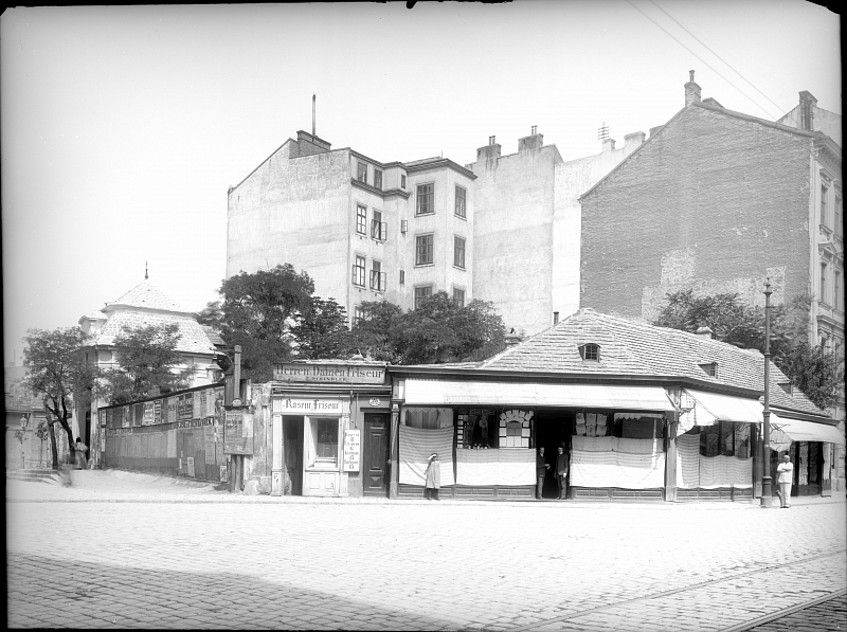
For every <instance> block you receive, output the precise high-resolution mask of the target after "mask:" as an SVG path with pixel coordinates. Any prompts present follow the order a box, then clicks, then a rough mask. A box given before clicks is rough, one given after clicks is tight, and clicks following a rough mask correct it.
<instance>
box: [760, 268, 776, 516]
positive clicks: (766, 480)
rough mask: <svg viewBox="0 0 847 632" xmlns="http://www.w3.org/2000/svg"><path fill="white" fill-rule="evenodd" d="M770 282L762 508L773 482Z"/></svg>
mask: <svg viewBox="0 0 847 632" xmlns="http://www.w3.org/2000/svg"><path fill="white" fill-rule="evenodd" d="M772 293H773V292H772V291H771V280H770V278H768V279H766V280H765V407H764V410H763V411H762V435H763V437H762V498H761V503H762V507H770V506H772V503H773V480H772V479H771V446H770V443H771V408H770V381H771V380H770V377H771V294H772Z"/></svg>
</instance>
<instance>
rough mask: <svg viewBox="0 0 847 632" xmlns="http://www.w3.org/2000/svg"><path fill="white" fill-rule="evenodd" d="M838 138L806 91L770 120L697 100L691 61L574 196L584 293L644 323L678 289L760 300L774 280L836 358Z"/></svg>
mask: <svg viewBox="0 0 847 632" xmlns="http://www.w3.org/2000/svg"><path fill="white" fill-rule="evenodd" d="M819 124H820V126H819ZM831 134H833V135H835V136H832V135H831ZM840 143H841V117H840V115H838V114H835V113H833V112H828V111H826V110H823V109H821V108H818V107H817V102H816V100H815V98H814V97H813V96H812V95H811V94H809V93H808V92H805V91H804V92H801V93H800V100H799V104H798V106H797V107H796V108H794V109H793V110H792V111H791V112H789V113H788V114H786V115H785V116H784V117H782V118H781V119H780V120H779V121H777V122H773V121H768V120H765V119H761V118H758V117H755V116H750V115H748V114H743V113H740V112H734V111H731V110H728V109H726V108H724V107H722V106H721V105H720V103H718V102H717V101H715V100H714V99H704V100H701V89H700V86H699V85H697V84H696V83H695V82H694V76H693V71H692V75H691V78H690V80H689V81H688V83H686V84H685V107H684V108H683V109H682V110H680V111H679V112H678V113H677V114H676V115H674V116H673V118H671V119H670V120H669V121H668V122H667V123H666V124H665V125H663V126H661V127H660V128H654V130H652V131H651V135H650V138H649V140H647V141H646V142H645V143H644V144H643V145H642V146H641V147H640V148H639V149H638V151H636V152H634V153H632V155H630V156H629V158H628V159H626V160H624V161H623V162H622V163H620V164H619V165H618V166H617V168H615V169H613V170H612V171H611V172H610V173H609V174H608V175H607V176H606V177H605V178H603V179H602V180H600V182H599V183H598V184H597V185H596V186H594V187H593V188H592V189H591V190H589V191H588V192H586V193H585V194H584V195H583V196H582V197H581V204H582V257H581V274H582V288H581V303H582V304H583V305H585V306H591V307H593V308H595V309H597V310H598V311H601V312H606V313H616V314H620V315H623V316H630V317H633V316H635V317H642V318H645V319H648V320H651V319H652V318H654V317H655V316H656V314H657V312H658V310H659V309H660V307H661V305H662V303H663V301H664V299H665V296H666V295H667V293H669V292H673V291H675V290H679V289H684V288H693V289H694V290H695V291H696V292H697V293H698V294H700V295H707V294H714V293H719V292H737V293H739V294H740V295H741V296H742V298H743V299H744V300H745V301H747V302H748V303H750V304H754V305H762V304H763V303H764V295H763V293H762V292H763V289H764V284H765V279H766V277H769V278H770V281H771V284H772V286H773V292H774V293H773V297H772V301H773V302H774V303H775V304H781V303H783V302H785V301H789V300H791V299H793V298H794V297H796V296H801V295H809V296H810V297H811V298H812V302H811V307H810V319H809V329H810V331H809V333H810V338H811V340H813V341H816V342H821V343H823V344H824V346H825V347H826V348H829V349H831V350H832V351H833V352H835V353H836V354H838V355H843V353H844V242H843V221H844V216H843V207H842V200H843V198H842V182H841V144H840ZM836 416H837V417H839V418H841V419H843V418H844V399H843V396H842V397H841V401H840V403H839V405H838V406H837V407H836Z"/></svg>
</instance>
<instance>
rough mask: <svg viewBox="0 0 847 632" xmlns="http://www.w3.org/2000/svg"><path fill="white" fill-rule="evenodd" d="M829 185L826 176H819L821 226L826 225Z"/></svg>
mask: <svg viewBox="0 0 847 632" xmlns="http://www.w3.org/2000/svg"><path fill="white" fill-rule="evenodd" d="M830 188H831V186H830V183H829V182H828V181H827V179H826V178H821V207H820V223H821V226H825V227H828V226H829V224H827V220H828V219H829V190H830Z"/></svg>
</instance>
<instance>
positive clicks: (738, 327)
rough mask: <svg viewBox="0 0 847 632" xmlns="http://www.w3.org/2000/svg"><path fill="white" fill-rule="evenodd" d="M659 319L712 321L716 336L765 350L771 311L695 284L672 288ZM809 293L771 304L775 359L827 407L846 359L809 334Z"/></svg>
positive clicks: (672, 323) (695, 324)
mask: <svg viewBox="0 0 847 632" xmlns="http://www.w3.org/2000/svg"><path fill="white" fill-rule="evenodd" d="M666 301H667V302H666V304H665V305H664V306H663V307H662V310H661V312H660V313H659V316H658V317H657V318H656V320H655V321H654V324H656V325H659V326H662V327H672V328H674V329H682V330H684V331H689V332H692V333H693V332H696V331H697V329H698V328H699V327H704V326H707V327H709V328H710V329H711V330H712V333H713V334H714V336H715V338H716V339H717V340H721V341H723V342H728V343H730V344H734V345H736V346H739V347H741V348H745V349H759V350H762V351H763V350H764V347H765V310H764V308H762V307H752V306H749V305H744V304H743V303H742V302H741V300H740V298H739V296H738V294H731V293H726V294H716V295H714V296H701V297H697V296H694V291H693V290H691V289H686V290H680V291H677V292H673V293H669V294H668V295H667V298H666ZM809 305H810V298H809V297H808V296H798V297H795V298H794V299H793V300H791V301H790V302H789V303H787V304H785V305H775V306H773V307H772V309H771V355H772V359H773V362H774V364H775V365H776V366H777V367H779V369H780V370H781V371H782V372H783V373H785V375H786V376H788V378H789V379H790V380H791V381H792V383H794V384H795V385H796V386H797V387H798V388H799V389H800V390H801V391H802V392H803V393H805V394H806V396H807V397H808V398H809V399H810V400H812V402H814V403H815V404H816V405H817V406H819V407H821V408H828V407H829V406H831V405H832V404H834V403H835V401H836V399H837V396H838V390H839V388H840V386H841V384H842V381H843V369H842V367H843V359H841V358H837V357H835V355H834V354H833V353H831V352H828V351H827V350H825V349H823V348H822V347H821V346H820V345H813V344H811V343H810V342H809V339H808V323H809Z"/></svg>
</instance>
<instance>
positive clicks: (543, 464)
mask: <svg viewBox="0 0 847 632" xmlns="http://www.w3.org/2000/svg"><path fill="white" fill-rule="evenodd" d="M549 469H550V464H549V463H548V462H547V457H545V456H544V446H541V447H540V448H538V454H537V455H536V457H535V476H536V477H537V479H538V489H537V490H536V496H537V498H538V500H541V495H542V493H543V492H544V477H545V476H546V475H547V470H549Z"/></svg>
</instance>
